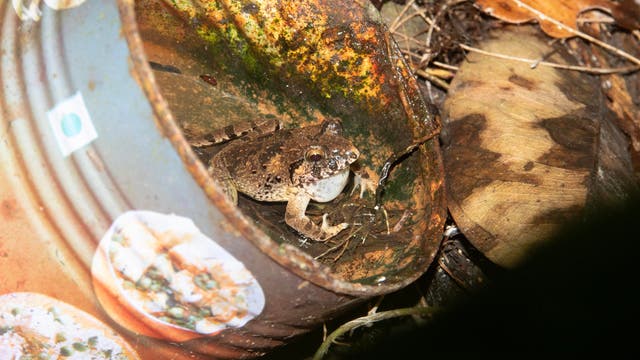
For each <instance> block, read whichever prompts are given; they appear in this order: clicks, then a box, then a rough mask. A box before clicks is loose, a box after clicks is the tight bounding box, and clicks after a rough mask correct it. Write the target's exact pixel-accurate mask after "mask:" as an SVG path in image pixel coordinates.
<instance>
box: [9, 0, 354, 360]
mask: <svg viewBox="0 0 640 360" xmlns="http://www.w3.org/2000/svg"><path fill="white" fill-rule="evenodd" d="M120 6H121V11H122V16H123V21H124V27H122V26H123V24H122V23H121V21H120V17H119V14H118V11H117V9H116V6H115V4H114V3H113V2H112V1H108V0H93V1H89V2H87V3H85V4H83V5H82V6H79V7H77V8H74V9H69V10H63V11H53V10H51V9H48V8H43V16H42V20H41V21H40V22H32V21H24V22H23V21H20V20H19V19H18V17H17V16H16V14H15V12H14V10H13V8H12V6H11V4H10V2H9V1H7V0H2V1H1V2H0V17H1V19H2V20H1V25H0V26H1V27H0V41H1V43H0V46H1V52H0V56H1V58H0V84H1V89H2V91H1V96H0V110H1V111H0V120H1V121H0V162H1V167H0V204H1V206H0V274H1V275H0V293H8V292H13V291H34V292H40V293H43V294H47V295H50V296H53V297H56V298H58V299H61V300H63V301H65V302H68V303H70V304H72V305H74V306H77V307H79V308H81V309H82V310H85V311H87V312H89V313H91V314H93V315H95V316H96V317H98V318H100V319H102V320H103V321H105V322H107V323H109V324H110V325H112V326H113V327H114V328H115V329H116V330H118V331H119V332H120V333H122V334H123V335H125V336H127V337H128V339H129V341H130V342H131V344H132V345H134V347H136V349H137V351H138V352H139V353H140V355H141V356H142V357H143V358H149V359H152V358H153V359H155V358H164V357H168V356H169V354H171V355H170V356H171V358H173V359H179V358H185V359H186V358H189V359H193V358H196V359H197V358H210V356H215V357H221V358H245V357H254V356H257V355H259V354H261V353H263V352H265V351H268V350H269V349H272V348H274V347H276V346H279V345H281V344H283V343H285V342H286V341H287V339H289V338H291V337H292V336H295V335H296V334H300V333H302V332H305V331H307V330H308V329H310V328H312V327H314V326H317V325H319V324H321V323H322V322H323V321H324V320H326V319H327V318H330V317H331V316H333V315H334V314H336V313H338V312H340V311H344V310H345V309H347V308H349V307H351V306H353V305H354V304H355V303H357V302H359V301H361V300H362V299H361V298H360V299H358V298H354V297H351V296H346V295H339V294H336V293H334V292H332V291H329V290H326V289H325V288H322V287H320V286H317V285H314V284H313V283H308V282H307V281H306V280H305V279H303V278H300V277H298V276H297V275H294V274H293V273H292V272H291V271H290V269H288V268H287V267H283V266H281V265H278V264H277V263H276V262H275V261H273V260H272V257H273V254H271V257H269V256H267V254H266V253H268V252H278V251H281V250H282V249H277V248H274V247H273V246H268V244H266V243H264V244H263V245H264V246H260V249H258V247H256V246H255V245H254V244H253V243H251V242H249V241H247V240H246V239H245V238H244V237H243V236H247V235H251V234H253V235H251V236H259V235H255V234H254V231H255V229H254V228H252V227H251V226H250V224H249V223H248V222H247V221H246V220H243V218H242V216H241V215H240V214H239V213H238V212H237V210H236V209H234V208H233V207H231V206H229V205H228V204H226V203H225V202H224V201H222V200H221V197H220V195H219V194H218V193H217V192H216V190H215V188H214V185H213V184H212V183H211V180H210V179H209V178H208V177H204V175H203V174H205V173H204V169H202V165H201V164H200V163H199V162H195V157H193V156H192V154H190V149H188V148H187V147H185V146H182V145H178V146H176V145H175V144H181V142H180V141H181V136H182V134H181V133H180V132H179V131H178V129H177V127H175V125H172V124H171V123H170V122H167V121H166V119H171V118H170V113H169V110H168V109H167V108H166V104H165V106H163V102H162V100H161V99H160V98H159V97H157V96H156V95H154V92H153V87H152V85H153V80H152V78H151V77H150V76H149V73H148V72H149V69H148V67H147V64H146V62H145V59H144V54H143V53H142V52H141V50H140V46H139V45H140V44H139V43H137V42H138V41H139V39H138V38H137V36H136V33H135V18H134V14H133V12H132V11H131V9H132V2H131V1H123V2H121V3H120ZM123 33H124V34H125V35H126V37H127V39H128V41H129V46H130V47H131V49H133V53H132V54H130V53H129V48H128V47H127V43H126V42H125V39H124V38H123ZM132 64H133V68H132ZM137 81H139V82H137ZM139 85H142V88H144V89H145V91H146V96H145V93H143V91H142V90H141V88H140V86H139ZM77 92H80V93H81V94H82V96H83V98H84V101H85V103H86V106H87V108H88V110H89V112H90V115H91V118H92V120H93V124H94V125H95V128H96V130H97V133H98V138H97V139H96V140H95V141H93V142H92V143H91V144H90V145H88V146H85V147H83V148H82V149H80V150H78V151H76V152H74V153H72V154H71V155H70V156H69V157H63V156H62V154H61V152H60V150H59V148H58V146H57V144H56V140H55V138H54V136H53V134H52V131H51V128H50V126H49V124H48V120H47V115H46V113H47V111H49V110H50V109H52V108H53V107H54V106H55V105H56V104H58V103H60V102H62V101H63V100H65V99H67V98H69V97H70V96H71V95H73V94H76V93H77ZM149 100H150V101H151V104H153V108H152V105H151V104H150V102H149ZM156 117H157V118H158V119H159V123H160V124H161V129H162V132H161V131H159V130H160V129H159V128H158V126H157V124H156V122H155V120H154V119H155V118H156ZM162 133H164V135H162ZM182 141H183V140H182ZM172 142H173V146H172ZM176 150H177V152H176ZM185 164H186V166H187V167H188V168H189V169H192V168H196V169H197V171H192V173H194V174H195V175H196V176H195V177H194V176H192V174H190V173H189V172H188V171H187V168H186V167H185ZM194 178H195V180H194ZM203 189H205V190H204V191H203ZM207 195H208V196H209V198H211V199H213V200H214V201H215V203H216V206H214V204H213V203H212V202H211V201H210V200H209V198H207ZM129 209H148V210H154V211H158V212H162V213H176V214H179V215H181V216H186V217H189V218H191V219H192V220H193V221H194V222H195V223H196V224H197V226H198V227H199V228H200V229H201V230H202V231H203V232H204V233H205V234H207V235H209V236H210V237H211V238H213V239H215V240H216V241H217V242H218V243H219V244H220V245H221V246H223V247H224V248H225V249H226V250H227V251H229V252H230V253H231V254H232V255H233V256H235V257H236V258H237V259H238V260H240V261H242V262H243V263H244V264H245V266H246V267H247V268H248V269H249V270H250V271H251V272H252V273H253V274H254V275H255V276H256V278H257V279H258V281H259V283H260V284H261V285H262V288H263V290H264V292H265V297H266V306H265V309H264V310H263V312H262V314H261V315H260V316H259V317H257V318H256V319H254V320H253V321H251V322H250V323H248V324H247V325H246V326H244V327H243V328H241V329H237V330H228V331H224V332H223V333H222V334H220V335H219V336H216V337H214V338H206V339H199V340H194V341H190V342H187V343H184V344H178V345H175V344H169V343H167V342H163V341H158V340H153V339H150V338H146V337H138V336H135V335H134V334H131V333H129V332H127V330H125V328H123V327H122V326H120V325H121V324H115V323H113V322H112V321H111V320H110V319H109V317H108V316H107V315H106V314H105V313H104V312H103V311H102V309H101V307H100V305H99V302H98V301H97V299H96V297H95V295H94V293H93V290H92V287H91V277H90V264H91V259H92V257H93V253H94V251H95V249H96V246H97V244H98V241H99V240H100V238H101V236H102V235H103V234H104V232H105V231H106V230H107V228H108V227H109V225H110V224H111V223H112V222H113V220H114V219H115V218H116V217H117V216H118V215H119V214H121V213H123V212H124V211H126V210H129ZM229 219H235V220H233V221H234V223H233V225H234V227H235V228H236V229H237V230H239V233H238V232H236V231H233V230H229V229H230V227H229V226H228V220H229ZM231 229H232V228H231ZM241 234H242V235H241ZM265 241H266V239H265ZM258 243H259V244H260V241H258ZM261 250H262V251H261ZM265 250H266V251H265ZM294 261H296V266H297V267H298V268H299V269H307V270H305V271H303V273H307V274H308V273H309V272H308V269H309V268H311V269H316V268H315V266H316V265H315V264H313V263H312V262H310V261H309V259H308V258H305V257H300V258H296V259H294ZM285 265H287V264H285ZM298 272H300V271H298ZM312 275H313V276H314V277H316V278H317V279H312V280H316V282H322V281H326V282H327V283H329V282H332V281H335V279H333V278H332V277H331V275H330V274H327V273H324V272H322V271H320V272H318V273H317V274H315V273H314V274H312ZM318 279H320V280H318ZM365 290H366V289H365ZM362 293H366V291H363V292H362Z"/></svg>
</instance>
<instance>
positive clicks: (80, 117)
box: [47, 92, 98, 157]
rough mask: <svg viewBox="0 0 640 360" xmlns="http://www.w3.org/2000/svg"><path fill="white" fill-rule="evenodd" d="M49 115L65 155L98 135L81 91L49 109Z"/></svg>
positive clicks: (52, 127) (50, 122) (54, 132)
mask: <svg viewBox="0 0 640 360" xmlns="http://www.w3.org/2000/svg"><path fill="white" fill-rule="evenodd" d="M47 117H48V118H49V124H50V125H51V129H52V130H53V134H54V136H55V137H56V141H57V142H58V146H59V147H60V151H61V152H62V155H63V156H65V157H66V156H68V155H69V154H71V153H72V152H74V151H76V150H78V149H80V148H81V147H83V146H85V145H87V144H88V143H90V142H92V141H93V140H95V139H96V138H97V137H98V133H97V132H96V129H95V127H94V126H93V122H92V121H91V116H89V111H88V110H87V107H86V106H85V104H84V100H83V99H82V94H81V93H79V92H78V93H76V94H75V95H73V96H72V97H70V98H68V99H66V100H64V101H62V102H61V103H59V104H58V105H56V106H55V107H54V108H53V109H51V110H49V111H48V112H47Z"/></svg>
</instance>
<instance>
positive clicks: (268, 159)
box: [209, 119, 360, 241]
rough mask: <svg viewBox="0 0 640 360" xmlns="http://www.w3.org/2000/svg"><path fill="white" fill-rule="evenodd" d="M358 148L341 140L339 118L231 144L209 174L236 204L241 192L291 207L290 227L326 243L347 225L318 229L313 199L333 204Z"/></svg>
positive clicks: (324, 221)
mask: <svg viewBox="0 0 640 360" xmlns="http://www.w3.org/2000/svg"><path fill="white" fill-rule="evenodd" d="M359 155H360V153H359V152H358V149H356V147H355V146H354V145H353V144H352V143H351V141H349V140H348V139H346V138H345V137H343V136H342V124H341V123H340V121H339V120H337V119H330V120H325V121H324V122H323V123H322V124H319V125H313V126H307V127H303V128H297V129H286V130H278V131H274V132H271V133H267V134H261V135H258V136H252V135H251V134H249V135H247V136H245V137H241V138H239V139H237V140H234V141H233V142H230V143H229V145H227V146H226V147H225V148H223V149H222V150H221V151H220V152H218V153H217V154H216V155H215V156H214V157H213V158H212V159H211V162H210V166H209V173H210V174H211V175H212V176H213V177H214V178H216V179H217V180H218V181H220V182H221V184H222V185H223V187H224V188H225V190H226V192H227V194H228V196H229V197H230V198H231V200H232V201H233V202H234V203H236V202H237V198H238V195H237V192H238V191H239V192H241V193H244V194H246V195H248V196H250V197H252V198H254V199H256V200H259V201H282V202H287V209H286V214H285V222H286V223H287V224H288V225H289V226H291V227H292V228H294V229H295V230H297V231H298V232H300V233H301V234H303V235H305V236H307V237H309V238H311V239H314V240H317V241H325V240H327V239H329V238H331V237H333V236H335V235H336V234H338V233H339V232H340V231H342V230H343V229H345V228H346V227H347V226H348V224H347V223H341V224H338V225H333V226H331V225H329V224H328V223H327V215H326V214H325V215H324V216H323V219H322V225H317V224H315V223H314V222H313V221H311V219H310V218H309V217H307V216H306V214H305V211H306V209H307V205H308V204H309V201H310V200H314V201H318V202H328V201H331V200H333V199H334V198H335V197H336V196H338V195H339V194H340V193H341V192H342V190H343V189H344V187H345V185H346V184H347V180H348V178H349V168H350V165H351V164H352V163H353V162H354V161H356V159H358V156H359Z"/></svg>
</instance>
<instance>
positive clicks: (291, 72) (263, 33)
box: [163, 0, 445, 289]
mask: <svg viewBox="0 0 640 360" xmlns="http://www.w3.org/2000/svg"><path fill="white" fill-rule="evenodd" d="M163 1H164V2H165V4H166V5H168V7H169V8H171V9H173V10H174V13H176V12H177V13H178V14H179V15H180V17H181V18H182V19H183V21H184V24H185V25H186V26H187V27H191V28H192V29H193V31H194V33H196V34H198V36H199V37H200V39H201V40H202V42H203V43H205V44H206V48H207V49H208V53H209V55H210V56H211V59H210V61H209V62H210V63H211V64H213V65H212V66H216V67H217V68H216V69H217V70H220V71H221V72H226V73H227V75H228V77H230V78H234V79H235V80H233V81H235V82H236V86H237V89H240V91H241V92H243V94H244V95H242V94H239V93H235V94H236V95H242V96H246V97H247V100H248V101H247V102H254V103H255V104H256V105H257V106H260V107H264V106H267V107H269V108H270V109H274V108H275V109H277V111H278V112H279V113H280V114H279V115H280V116H281V120H283V121H282V122H283V125H284V127H287V128H291V127H298V126H306V125H310V124H314V123H317V122H318V121H320V120H321V119H322V117H323V116H337V117H340V118H341V119H342V121H343V125H344V133H345V136H347V137H349V138H350V139H351V140H352V141H353V142H354V144H355V145H356V146H357V147H358V149H359V150H360V152H361V154H362V156H361V157H362V159H361V160H359V161H361V165H364V166H366V167H368V168H370V169H371V170H373V171H378V170H379V169H380V168H381V167H382V165H383V164H384V162H385V161H386V160H387V159H388V158H389V157H390V156H391V155H393V154H394V153H398V152H400V151H402V150H403V149H405V148H406V147H407V146H408V145H410V144H411V143H414V142H415V139H419V138H425V135H427V134H436V133H437V132H438V131H439V123H438V122H437V120H436V118H435V115H434V113H433V112H431V111H430V108H429V107H428V105H427V104H426V103H425V102H424V100H423V98H422V97H421V95H420V92H419V90H418V85H417V82H416V80H415V79H414V78H413V76H412V75H411V73H410V71H409V69H408V67H407V65H406V64H405V62H404V60H403V58H402V55H401V53H400V52H399V50H398V49H397V46H396V45H395V43H394V42H393V40H392V39H391V37H390V35H389V33H388V31H387V29H386V28H385V26H384V25H383V24H382V23H381V21H380V19H379V15H378V14H377V12H376V11H375V9H373V7H372V6H371V4H370V3H369V1H368V0H355V1H353V0H333V1H329V0H302V1H284V0H261V1H253V2H251V1H246V0H207V1H205V0H184V1H175V0H163ZM218 83H219V84H220V83H221V82H220V81H219V82H218ZM219 86H220V85H219ZM265 104H266V105H265ZM275 115H276V116H278V114H275ZM318 115H320V116H318ZM221 120H222V119H217V118H212V119H211V122H212V123H217V124H219V121H221ZM203 160H204V161H206V159H203ZM427 169H428V170H427ZM426 184H437V186H431V185H430V186H427V185H426ZM441 184H442V164H441V160H440V155H439V148H438V146H437V140H430V141H428V142H427V143H425V144H423V145H422V146H420V148H419V149H418V151H415V152H414V153H412V154H411V155H409V156H407V158H406V159H405V160H403V161H402V163H401V164H398V166H397V167H396V169H395V170H393V172H392V174H391V177H390V182H389V184H388V187H387V188H386V191H385V195H384V201H385V207H386V209H387V212H386V213H385V215H384V217H383V216H381V215H379V214H378V215H376V216H375V220H376V222H375V223H370V222H369V220H367V216H368V215H367V214H368V211H369V210H371V208H372V205H373V204H372V203H373V202H372V201H371V196H368V197H365V199H358V197H357V194H354V195H348V194H343V195H342V196H341V197H340V198H338V199H336V200H335V201H333V202H331V203H329V204H326V205H321V204H313V205H312V206H311V207H310V208H309V209H308V212H307V214H308V215H309V216H312V217H313V218H314V219H317V218H318V217H319V216H321V214H322V212H329V213H330V219H333V218H335V219H344V220H345V221H348V222H350V223H353V224H354V226H353V229H357V228H361V229H363V230H362V231H360V232H358V231H356V232H355V233H351V232H347V231H345V232H344V234H341V238H339V239H336V241H338V242H339V241H343V240H345V237H346V238H347V239H346V240H347V241H349V237H350V236H353V239H352V241H351V243H352V244H358V245H357V246H358V248H356V249H353V248H350V249H347V251H345V252H344V255H343V256H342V257H340V258H339V259H337V260H336V261H333V262H332V261H331V260H330V259H320V261H321V262H322V263H324V264H326V265H327V266H329V267H331V268H332V271H333V273H335V274H337V275H339V276H340V277H341V278H342V279H344V280H346V281H350V282H353V283H358V284H363V285H364V284H367V285H374V284H371V283H370V281H371V279H378V278H380V277H383V278H386V279H388V280H387V281H388V284H389V285H390V286H389V289H390V288H397V286H399V285H400V284H406V283H408V282H410V281H411V280H412V279H415V278H417V276H419V275H420V274H421V272H423V271H424V270H426V268H427V266H428V265H429V263H430V261H431V259H432V258H433V255H434V254H435V249H436V248H437V246H438V244H439V240H440V232H439V231H440V229H441V228H442V226H443V222H444V219H445V207H444V196H443V192H442V190H441ZM238 205H239V208H240V209H241V210H242V212H243V213H244V214H245V215H247V216H249V217H250V218H252V219H253V221H254V224H256V225H257V226H258V227H259V228H261V229H262V230H263V231H264V232H265V233H266V234H268V235H269V237H270V238H271V239H272V240H273V241H274V243H275V244H276V246H278V245H280V246H282V245H283V244H294V245H295V246H297V247H299V248H301V249H304V251H305V252H306V253H308V254H309V255H311V256H313V257H316V256H317V255H318V254H321V253H324V252H325V251H326V250H327V246H332V245H328V244H326V243H317V242H309V241H306V240H305V239H302V238H300V237H299V235H296V234H295V233H294V232H292V231H291V229H288V228H287V227H286V225H284V223H283V221H282V216H283V210H282V208H283V206H282V204H279V205H276V206H274V205H270V204H266V203H257V202H252V201H248V200H247V199H241V201H240V202H239V204H238ZM356 208H357V209H360V210H358V211H353V209H356ZM429 221H431V222H432V223H429ZM434 221H435V223H433V222H434ZM387 224H389V226H387ZM350 234H353V235H350ZM385 248H386V249H387V250H384V251H381V250H380V249H385ZM287 249H289V247H287ZM416 252H417V253H419V254H422V255H421V256H417V255H415V254H414V253H416ZM409 254H414V255H409ZM283 256H286V254H285V255H283ZM390 259H397V261H391V262H389V261H390ZM391 273H394V274H395V275H394V276H390V275H391ZM391 279H393V280H391ZM392 283H393V284H392ZM375 285H376V286H378V285H383V284H381V283H376V284H375ZM383 288H384V286H383Z"/></svg>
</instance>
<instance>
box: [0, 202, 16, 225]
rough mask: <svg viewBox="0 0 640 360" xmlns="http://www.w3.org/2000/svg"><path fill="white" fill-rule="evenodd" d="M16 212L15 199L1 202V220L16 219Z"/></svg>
mask: <svg viewBox="0 0 640 360" xmlns="http://www.w3.org/2000/svg"><path fill="white" fill-rule="evenodd" d="M17 211H18V203H17V201H16V200H15V199H5V200H2V204H0V216H2V219H3V220H12V219H13V218H15V217H16V212H17Z"/></svg>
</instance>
